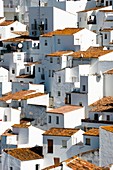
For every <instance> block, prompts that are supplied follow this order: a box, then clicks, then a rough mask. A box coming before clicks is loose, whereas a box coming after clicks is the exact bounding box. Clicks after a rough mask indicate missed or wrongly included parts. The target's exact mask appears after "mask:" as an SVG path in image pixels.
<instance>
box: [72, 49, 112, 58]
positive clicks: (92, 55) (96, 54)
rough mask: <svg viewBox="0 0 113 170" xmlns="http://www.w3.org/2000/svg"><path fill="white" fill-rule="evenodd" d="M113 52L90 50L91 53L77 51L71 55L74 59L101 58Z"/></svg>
mask: <svg viewBox="0 0 113 170" xmlns="http://www.w3.org/2000/svg"><path fill="white" fill-rule="evenodd" d="M110 52H113V50H95V51H93V50H91V51H90V50H89V51H77V52H74V53H73V54H71V56H72V57H74V58H99V57H100V56H102V55H105V54H108V53H110Z"/></svg>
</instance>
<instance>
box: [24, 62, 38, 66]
mask: <svg viewBox="0 0 113 170" xmlns="http://www.w3.org/2000/svg"><path fill="white" fill-rule="evenodd" d="M33 64H41V62H29V63H27V64H24V65H25V66H32V65H33Z"/></svg>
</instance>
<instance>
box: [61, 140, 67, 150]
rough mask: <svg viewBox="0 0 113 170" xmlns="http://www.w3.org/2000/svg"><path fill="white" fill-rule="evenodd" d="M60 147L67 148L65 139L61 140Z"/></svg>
mask: <svg viewBox="0 0 113 170" xmlns="http://www.w3.org/2000/svg"><path fill="white" fill-rule="evenodd" d="M62 148H67V141H66V140H62Z"/></svg>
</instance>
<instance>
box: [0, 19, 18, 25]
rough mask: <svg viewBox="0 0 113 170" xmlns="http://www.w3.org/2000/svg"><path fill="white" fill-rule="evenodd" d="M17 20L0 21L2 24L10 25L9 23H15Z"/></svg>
mask: <svg viewBox="0 0 113 170" xmlns="http://www.w3.org/2000/svg"><path fill="white" fill-rule="evenodd" d="M14 22H15V21H13V20H11V21H10V20H6V21H3V22H1V23H0V26H8V25H11V24H12V23H14Z"/></svg>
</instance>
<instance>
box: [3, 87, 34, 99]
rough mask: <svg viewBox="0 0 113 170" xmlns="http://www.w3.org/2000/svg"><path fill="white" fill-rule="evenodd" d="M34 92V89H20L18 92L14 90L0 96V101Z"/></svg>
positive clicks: (19, 97) (18, 97)
mask: <svg viewBox="0 0 113 170" xmlns="http://www.w3.org/2000/svg"><path fill="white" fill-rule="evenodd" d="M34 92H35V90H22V91H19V92H16V93H9V94H8V95H6V96H3V97H0V101H8V100H11V99H14V100H19V99H21V98H22V97H23V96H25V95H28V94H30V93H34Z"/></svg>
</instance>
